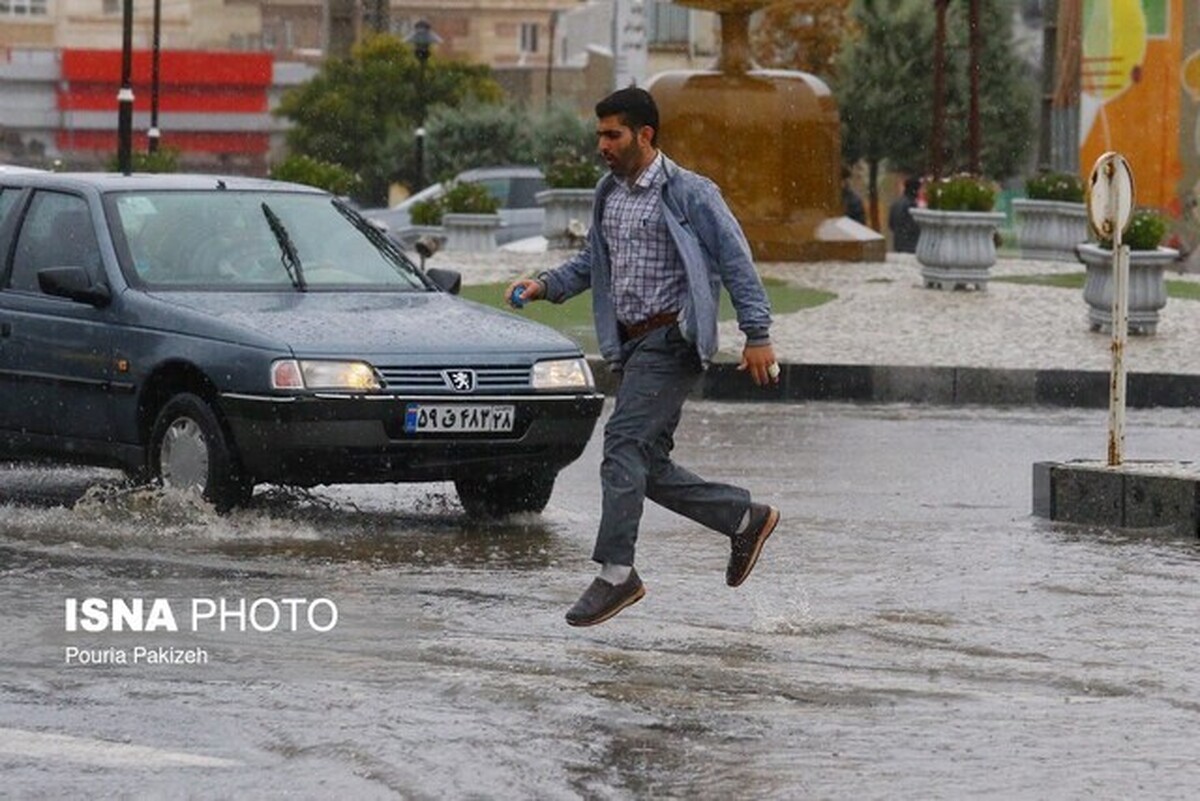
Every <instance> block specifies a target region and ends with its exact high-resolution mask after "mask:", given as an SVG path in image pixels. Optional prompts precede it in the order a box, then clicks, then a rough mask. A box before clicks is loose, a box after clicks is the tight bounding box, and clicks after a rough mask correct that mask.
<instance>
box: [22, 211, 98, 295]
mask: <svg viewBox="0 0 1200 801" xmlns="http://www.w3.org/2000/svg"><path fill="white" fill-rule="evenodd" d="M47 267H83V268H84V269H85V270H87V272H88V275H89V276H91V278H92V280H93V281H94V280H96V277H97V276H98V275H99V273H100V248H99V245H98V244H97V241H96V231H95V229H94V228H93V227H92V218H91V215H90V214H89V213H88V206H87V201H85V200H84V199H83V198H81V197H78V196H76V195H68V194H66V193H63V192H37V193H35V194H34V196H33V199H32V200H31V201H30V204H29V210H28V211H27V212H26V214H25V219H24V220H23V221H22V223H21V230H20V232H19V233H18V234H17V249H16V253H15V256H14V258H13V268H12V275H11V277H10V278H9V284H8V285H9V288H10V289H17V290H21V291H24V292H40V291H41V290H40V289H39V287H38V277H37V274H38V270H42V269H45V268H47Z"/></svg>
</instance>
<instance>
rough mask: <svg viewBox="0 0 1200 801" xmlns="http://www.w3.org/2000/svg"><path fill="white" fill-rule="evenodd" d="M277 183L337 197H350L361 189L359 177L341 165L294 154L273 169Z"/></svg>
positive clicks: (272, 175) (272, 173)
mask: <svg viewBox="0 0 1200 801" xmlns="http://www.w3.org/2000/svg"><path fill="white" fill-rule="evenodd" d="M271 177H272V178H274V179H275V180H276V181H290V182H292V183H295V184H305V185H307V186H315V187H317V188H318V189H324V190H325V191H326V192H331V193H333V194H335V195H350V194H353V193H354V192H356V191H357V190H358V188H359V180H358V176H357V175H355V174H354V173H352V172H351V171H350V170H347V169H346V168H345V167H343V166H341V165H340V164H333V163H331V162H328V161H321V160H320V159H315V158H313V157H312V156H305V155H299V154H293V155H291V156H288V157H287V158H286V159H284V160H283V161H281V162H279V164H276V165H275V166H274V167H272V168H271Z"/></svg>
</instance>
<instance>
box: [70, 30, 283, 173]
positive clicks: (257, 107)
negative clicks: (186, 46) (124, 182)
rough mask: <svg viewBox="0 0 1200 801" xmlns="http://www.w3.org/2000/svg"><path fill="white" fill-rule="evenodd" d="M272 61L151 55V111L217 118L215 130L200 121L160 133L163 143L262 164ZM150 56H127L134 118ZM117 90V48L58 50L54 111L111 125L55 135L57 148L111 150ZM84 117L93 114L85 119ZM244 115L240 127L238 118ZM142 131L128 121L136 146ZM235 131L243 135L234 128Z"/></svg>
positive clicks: (259, 56)
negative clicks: (105, 116) (155, 67)
mask: <svg viewBox="0 0 1200 801" xmlns="http://www.w3.org/2000/svg"><path fill="white" fill-rule="evenodd" d="M272 69H273V57H272V55H271V54H270V53H219V52H187V51H184V52H180V51H163V52H162V53H160V56H159V96H158V109H159V115H160V117H159V119H160V123H161V122H162V120H163V115H169V114H188V115H196V116H193V117H190V118H189V119H191V120H196V119H200V120H202V119H203V117H205V116H207V117H209V118H210V119H212V120H217V119H220V121H221V123H222V124H221V125H220V126H214V127H213V128H212V129H206V127H205V126H204V123H203V121H200V122H194V121H193V122H191V123H190V124H189V125H188V126H187V128H186V129H182V130H180V129H178V128H176V129H171V128H170V127H169V126H168V127H167V129H166V130H164V135H163V140H162V141H163V143H164V145H166V146H169V147H173V148H177V149H179V150H181V151H184V152H203V153H206V154H211V155H231V156H232V155H236V156H252V157H257V158H265V157H266V155H267V152H268V149H269V144H270V143H269V134H268V132H267V130H266V129H265V126H264V125H262V122H261V120H262V116H263V115H265V114H266V113H267V111H268V105H267V102H268V101H267V89H268V87H269V86H270V85H271V79H272ZM151 75H152V72H151V53H150V51H148V50H139V51H134V53H133V63H132V83H133V93H134V113H135V115H138V114H142V113H144V114H149V112H150V108H151V95H152V87H151ZM120 86H121V52H120V51H119V50H70V49H67V50H63V51H62V81H61V82H60V84H59V88H58V98H57V102H58V108H59V110H60V111H64V112H70V113H72V114H75V115H81V114H82V119H84V120H86V119H88V118H95V116H96V115H95V113H111V115H112V119H111V124H110V123H105V122H99V123H98V124H96V125H93V126H90V127H89V126H87V125H80V126H76V127H74V128H73V130H71V131H69V132H68V131H63V130H60V131H58V133H57V143H58V146H59V147H60V148H62V149H74V150H98V151H108V152H112V153H115V152H116V150H117V91H118V90H119V89H120ZM88 112H92V113H93V114H89V113H88ZM239 115H242V116H244V117H245V125H244V126H242V125H239V124H238V117H239ZM145 127H146V126H144V125H143V126H138V125H137V124H136V121H135V133H134V137H135V147H144V146H145V140H146V130H145ZM238 128H243V130H238Z"/></svg>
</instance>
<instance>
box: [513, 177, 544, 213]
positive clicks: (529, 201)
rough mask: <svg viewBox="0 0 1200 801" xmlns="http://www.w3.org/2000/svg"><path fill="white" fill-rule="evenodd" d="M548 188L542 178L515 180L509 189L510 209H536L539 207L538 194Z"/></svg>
mask: <svg viewBox="0 0 1200 801" xmlns="http://www.w3.org/2000/svg"><path fill="white" fill-rule="evenodd" d="M545 188H546V182H545V181H544V180H543V179H541V178H514V179H513V181H512V186H511V187H509V194H508V204H507V205H508V207H509V208H510V209H536V208H537V207H538V202H537V198H536V197H535V196H536V195H537V193H538V192H541V191H542V190H543V189H545Z"/></svg>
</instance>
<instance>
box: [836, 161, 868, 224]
mask: <svg viewBox="0 0 1200 801" xmlns="http://www.w3.org/2000/svg"><path fill="white" fill-rule="evenodd" d="M850 176H851V172H850V168H849V167H847V166H846V165H844V164H843V165H842V209H843V210H844V212H845V214H846V216H847V217H849V218H850V219H852V220H854V221H855V222H859V223H862V224H863V225H866V224H867V212H866V210H865V209H864V208H863V202H862V198H860V197H859V196H858V193H857V192H855V191H854V189H853V187H851V186H850Z"/></svg>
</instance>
